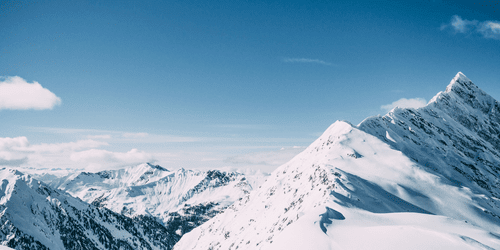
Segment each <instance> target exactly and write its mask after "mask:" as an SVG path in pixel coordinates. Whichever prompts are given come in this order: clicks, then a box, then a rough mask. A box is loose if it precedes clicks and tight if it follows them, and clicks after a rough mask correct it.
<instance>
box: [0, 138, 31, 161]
mask: <svg viewBox="0 0 500 250" xmlns="http://www.w3.org/2000/svg"><path fill="white" fill-rule="evenodd" d="M27 147H29V142H28V138H26V137H24V136H22V137H15V138H10V137H5V138H0V166H1V165H7V166H12V165H13V164H14V165H15V163H19V164H21V163H24V162H26V157H27V154H26V153H25V152H23V149H25V148H27Z"/></svg>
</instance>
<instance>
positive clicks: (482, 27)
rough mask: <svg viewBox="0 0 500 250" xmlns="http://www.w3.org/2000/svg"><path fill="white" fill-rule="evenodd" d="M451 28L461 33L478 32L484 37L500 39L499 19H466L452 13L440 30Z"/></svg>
mask: <svg viewBox="0 0 500 250" xmlns="http://www.w3.org/2000/svg"><path fill="white" fill-rule="evenodd" d="M448 28H450V29H452V30H453V31H455V32H456V33H461V34H479V35H481V36H482V37H484V38H489V39H496V40H500V21H483V22H480V21H478V20H467V19H463V18H461V17H460V16H457V15H454V16H453V17H452V18H451V21H450V23H449V24H444V25H442V26H441V30H444V29H448Z"/></svg>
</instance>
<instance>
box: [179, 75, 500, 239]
mask: <svg viewBox="0 0 500 250" xmlns="http://www.w3.org/2000/svg"><path fill="white" fill-rule="evenodd" d="M466 91H469V92H466ZM471 96H472V97H471ZM465 97H469V99H465ZM437 107H439V110H438V108H437ZM497 110H498V102H496V101H495V100H494V99H492V98H490V97H489V96H488V95H487V94H485V93H484V92H482V91H481V90H479V89H478V88H476V87H475V86H473V85H472V83H471V82H470V81H468V80H467V79H466V77H465V76H464V75H463V74H461V73H459V74H458V75H457V77H456V78H454V80H453V81H452V83H451V84H450V85H449V86H448V88H447V91H446V92H442V93H440V94H438V96H437V97H436V98H434V99H433V100H432V101H431V102H430V103H429V105H428V106H427V107H424V108H421V109H418V110H414V109H399V108H396V109H394V110H393V111H392V112H390V113H389V114H388V115H386V116H384V117H374V118H369V119H367V120H365V121H364V122H363V123H361V124H360V125H359V128H358V127H355V126H352V125H351V124H349V123H347V122H340V121H339V122H336V123H334V124H333V125H332V126H330V127H329V128H328V129H327V130H326V131H325V133H324V134H323V135H322V136H321V137H320V138H318V139H317V140H316V141H315V142H313V143H312V144H311V145H310V146H309V147H308V148H307V149H306V150H304V151H303V152H302V153H300V154H299V155H297V156H296V157H295V158H293V159H292V160H291V161H289V162H288V163H286V164H284V165H282V166H281V167H279V168H278V169H276V170H275V171H274V172H273V173H272V174H271V176H270V177H269V178H268V179H267V180H266V182H264V183H263V184H262V185H261V186H260V187H259V188H256V189H254V190H253V191H252V192H251V193H250V195H249V196H247V197H245V198H244V199H242V200H240V201H237V202H236V203H235V204H233V205H232V206H230V207H229V208H228V209H227V210H225V211H224V213H222V214H219V215H217V216H216V217H214V218H212V219H211V220H209V221H208V222H206V223H205V224H203V225H201V226H200V227H198V228H196V229H194V230H193V231H191V232H190V233H188V234H186V235H184V236H183V237H182V238H181V240H180V241H179V242H178V243H177V244H176V245H175V247H174V249H500V234H499V232H500V220H499V218H498V214H500V208H499V207H498V205H497V204H498V201H499V200H498V198H497V197H496V192H497V191H496V188H497V186H498V185H497V182H496V181H497V179H496V178H498V176H499V174H498V172H495V171H497V170H496V169H495V166H496V167H498V166H499V163H500V160H499V159H498V157H497V154H498V151H497V150H498V147H496V146H493V145H494V144H495V143H496V142H497V140H498V133H497V132H495V131H498V126H499V125H498V116H497V115H498V111H497ZM451 111H454V113H452V112H451ZM467 112H468V113H467ZM403 113H404V114H407V119H406V120H403V119H391V117H392V116H394V117H396V116H397V114H403ZM421 113H425V115H422V114H421ZM395 114H396V115H395ZM419 117H420V118H419ZM471 117H475V118H476V119H477V120H478V121H477V122H476V123H475V124H469V123H468V122H470V121H472V120H474V118H471ZM439 119H441V120H442V122H440V123H437V122H436V121H437V120H439ZM443 119H444V120H443ZM405 126H406V127H405ZM410 127H411V128H410ZM401 128H405V131H404V132H402V129H401ZM440 129H441V130H440ZM400 130H401V131H400ZM443 131H444V132H443ZM481 131H482V132H481ZM486 131H488V132H489V134H486ZM367 132H368V133H367ZM445 133H446V134H445ZM405 136H406V137H405ZM495 136H496V137H495ZM493 137H494V138H493ZM440 140H442V141H443V142H444V143H441V142H440ZM444 144H447V145H448V146H449V147H445V146H442V145H444ZM439 145H441V146H440V147H439V148H438V147H437V146H439ZM471 145H472V147H471ZM473 152H480V154H479V156H478V157H475V156H474V153H473ZM470 154H472V156H474V157H473V158H472V159H471V157H469V156H470ZM423 157H425V158H423ZM474 159H475V160H476V161H475V162H472V161H471V160H474ZM477 159H482V160H481V161H479V163H478V161H477ZM470 166H473V167H470ZM466 167H467V168H466ZM457 169H458V170H457ZM467 169H468V170H467ZM474 169H476V171H475V170H474ZM460 171H462V172H464V173H467V174H468V175H464V174H462V173H461V172H460ZM466 171H469V172H466ZM478 180H483V181H484V182H485V183H486V184H483V183H481V182H480V181H478Z"/></svg>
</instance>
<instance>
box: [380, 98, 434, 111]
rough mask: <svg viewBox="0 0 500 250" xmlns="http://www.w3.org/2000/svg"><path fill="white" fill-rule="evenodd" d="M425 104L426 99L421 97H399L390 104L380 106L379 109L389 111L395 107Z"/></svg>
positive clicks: (414, 106) (418, 106) (412, 106)
mask: <svg viewBox="0 0 500 250" xmlns="http://www.w3.org/2000/svg"><path fill="white" fill-rule="evenodd" d="M425 105H427V101H426V100H425V99H423V98H410V99H406V98H401V99H399V100H397V101H395V102H393V103H391V104H386V105H382V106H380V109H382V110H385V111H386V112H387V111H390V110H391V109H393V108H395V107H400V108H415V109H416V108H420V107H423V106H425Z"/></svg>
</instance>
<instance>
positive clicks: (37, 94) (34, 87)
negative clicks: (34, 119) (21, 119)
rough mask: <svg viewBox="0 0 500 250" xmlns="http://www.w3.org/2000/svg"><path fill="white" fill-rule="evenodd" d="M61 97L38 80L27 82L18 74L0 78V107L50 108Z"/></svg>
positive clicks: (22, 108)
mask: <svg viewBox="0 0 500 250" xmlns="http://www.w3.org/2000/svg"><path fill="white" fill-rule="evenodd" d="M59 104H61V98H59V97H57V96H56V95H55V94H54V93H52V92H50V90H48V89H46V88H44V87H42V85H40V84H39V83H38V82H33V83H28V82H26V80H24V79H23V78H21V77H19V76H12V77H6V78H3V79H0V109H16V110H26V109H37V110H42V109H52V108H54V106H56V105H59Z"/></svg>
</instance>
